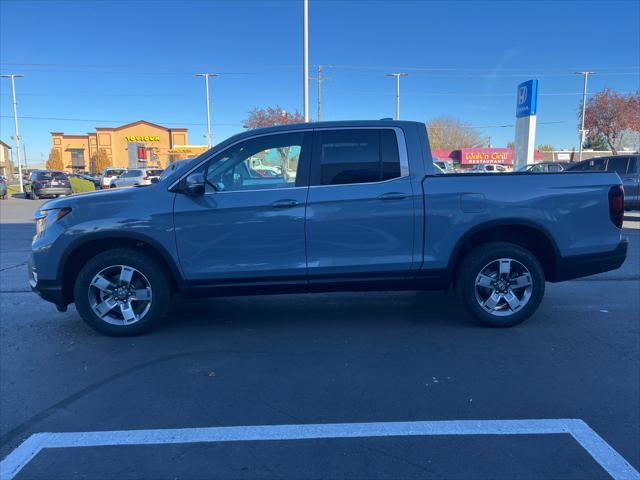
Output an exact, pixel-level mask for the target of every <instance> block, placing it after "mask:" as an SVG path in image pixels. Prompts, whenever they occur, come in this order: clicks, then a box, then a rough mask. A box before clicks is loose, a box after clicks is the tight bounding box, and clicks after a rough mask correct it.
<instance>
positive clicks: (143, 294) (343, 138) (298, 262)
mask: <svg viewBox="0 0 640 480" xmlns="http://www.w3.org/2000/svg"><path fill="white" fill-rule="evenodd" d="M255 165H262V166H267V167H269V168H261V169H254V168H253V166H255ZM437 172H438V170H437V169H435V168H434V165H433V163H432V157H431V152H430V149H429V141H428V138H427V132H426V129H425V126H424V125H423V124H421V123H416V122H401V121H386V120H383V121H353V122H329V123H317V124H302V125H287V126H279V127H272V128H265V129H259V130H253V131H247V132H244V133H241V134H239V135H236V136H234V137H231V138H229V139H227V140H226V141H224V142H222V143H220V144H219V145H217V146H216V147H214V148H213V149H211V150H210V151H208V152H206V153H204V154H203V155H201V156H200V157H198V158H196V159H194V160H191V161H190V162H185V163H184V164H183V165H181V166H180V168H176V169H173V171H172V172H171V173H170V174H169V175H167V176H165V177H164V178H162V179H161V180H160V181H159V182H157V183H155V184H152V185H149V186H144V187H143V186H140V187H134V188H129V189H114V190H104V191H98V192H93V193H88V194H83V195H77V196H72V197H67V198H63V199H58V200H54V201H50V202H48V203H46V204H44V205H43V206H42V207H41V209H40V210H39V211H38V212H37V213H36V235H35V237H34V239H33V246H32V255H31V260H30V262H29V278H30V283H31V286H32V288H33V290H35V291H36V292H37V293H38V294H40V295H41V296H42V297H43V298H44V299H46V300H48V301H50V302H53V303H55V304H56V305H57V306H58V309H59V310H61V311H64V310H65V309H66V308H67V305H68V304H70V303H74V302H75V305H76V309H77V310H78V312H79V313H80V315H81V316H82V318H83V319H84V320H85V321H86V322H87V323H88V324H89V325H90V326H92V327H93V328H95V329H97V330H99V331H101V332H104V333H107V334H110V335H131V334H138V333H141V332H144V331H146V330H148V329H149V328H151V327H153V326H155V325H157V324H158V323H159V322H160V321H161V320H162V319H163V318H164V317H165V316H166V314H167V310H168V307H169V303H170V299H171V297H172V294H176V293H178V294H181V295H182V296H223V295H255V294H265V293H301V292H326V291H363V290H407V289H409V290H423V289H447V288H450V287H453V288H455V290H456V291H457V294H458V295H459V296H460V299H461V301H462V303H463V304H464V305H465V307H466V308H467V310H468V312H469V313H470V314H471V315H473V316H474V317H476V318H477V319H479V320H480V321H481V322H483V323H484V324H487V325H491V326H500V327H505V326H512V325H515V324H518V323H520V322H522V321H523V320H525V319H526V318H528V317H529V316H531V315H532V314H533V313H534V312H535V310H536V309H537V307H538V305H539V304H540V302H541V300H542V297H543V294H544V290H545V282H547V281H548V282H558V281H562V280H569V279H572V278H576V277H581V276H585V275H591V274H595V273H599V272H604V271H607V270H612V269H616V268H618V267H619V266H620V265H622V263H623V262H624V259H625V256H626V249H627V242H626V240H625V239H623V238H622V234H621V233H622V230H621V228H622V220H623V213H624V209H623V205H624V203H623V202H624V193H623V189H622V188H621V181H620V177H619V176H618V175H616V174H615V173H580V172H578V173H561V174H554V173H549V174H537V175H536V174H528V173H510V174H501V175H495V174H449V175H440V174H438V173H437ZM416 315H428V313H425V312H416Z"/></svg>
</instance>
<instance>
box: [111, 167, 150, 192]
mask: <svg viewBox="0 0 640 480" xmlns="http://www.w3.org/2000/svg"><path fill="white" fill-rule="evenodd" d="M160 175H162V170H161V169H159V168H132V169H131V170H127V171H126V172H124V173H123V174H122V175H120V176H119V177H118V178H117V179H115V180H114V181H112V182H111V188H116V187H133V186H134V185H151V184H152V183H153V181H152V180H153V179H154V178H155V179H160Z"/></svg>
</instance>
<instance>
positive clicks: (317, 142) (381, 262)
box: [306, 129, 416, 285]
mask: <svg viewBox="0 0 640 480" xmlns="http://www.w3.org/2000/svg"><path fill="white" fill-rule="evenodd" d="M391 142H392V143H393V144H392V143H391ZM398 144H400V145H401V148H400V150H399V151H398ZM378 162H379V163H378ZM376 169H379V170H376ZM311 171H312V177H311V178H312V180H311V183H312V185H311V187H310V188H309V196H308V199H307V214H306V231H307V263H308V270H309V281H310V283H311V284H312V285H314V284H320V283H323V282H330V281H342V280H348V279H359V278H366V277H372V278H373V277H384V276H393V277H398V276H404V275H406V274H407V273H408V272H409V270H410V268H411V265H412V262H413V252H414V248H416V246H414V218H413V215H414V206H413V202H414V198H413V189H412V186H411V181H410V178H409V176H408V163H407V156H406V150H405V146H404V142H398V138H397V135H396V132H395V131H394V130H393V129H360V130H355V129H352V130H328V131H322V130H319V131H316V137H315V138H314V153H313V160H312V170H311ZM385 179H386V180H385ZM327 183H330V184H327Z"/></svg>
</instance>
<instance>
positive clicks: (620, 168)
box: [607, 157, 629, 175]
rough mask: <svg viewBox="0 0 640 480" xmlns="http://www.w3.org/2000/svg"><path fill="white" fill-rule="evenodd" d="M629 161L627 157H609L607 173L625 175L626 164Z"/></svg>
mask: <svg viewBox="0 0 640 480" xmlns="http://www.w3.org/2000/svg"><path fill="white" fill-rule="evenodd" d="M628 163H629V159H628V158H627V157H611V158H610V159H609V163H608V164H607V172H616V173H617V174H618V175H625V174H626V173H627V164H628Z"/></svg>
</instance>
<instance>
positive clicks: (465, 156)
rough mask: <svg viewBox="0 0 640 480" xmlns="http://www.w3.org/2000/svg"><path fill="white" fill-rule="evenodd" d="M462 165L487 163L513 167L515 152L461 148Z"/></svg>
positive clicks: (504, 149) (496, 149) (500, 149)
mask: <svg viewBox="0 0 640 480" xmlns="http://www.w3.org/2000/svg"><path fill="white" fill-rule="evenodd" d="M460 163H461V164H462V165H482V164H485V163H499V164H500V165H513V150H511V149H510V148H461V149H460Z"/></svg>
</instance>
